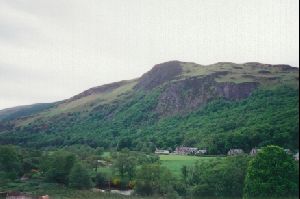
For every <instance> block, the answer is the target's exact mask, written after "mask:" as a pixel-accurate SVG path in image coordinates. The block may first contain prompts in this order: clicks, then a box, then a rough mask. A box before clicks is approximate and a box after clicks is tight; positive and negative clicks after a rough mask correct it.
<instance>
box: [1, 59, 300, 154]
mask: <svg viewBox="0 0 300 199" xmlns="http://www.w3.org/2000/svg"><path fill="white" fill-rule="evenodd" d="M298 94H299V69H298V68H293V67H291V66H288V65H269V64H260V63H255V62H252V63H245V64H235V63H229V62H222V63H216V64H212V65H207V66H204V65H199V64H196V63H187V62H179V61H171V62H166V63H162V64H158V65H156V66H154V67H153V69H152V70H150V71H149V72H147V73H145V74H144V75H143V76H142V77H140V78H137V79H134V80H129V81H121V82H116V83H112V84H107V85H103V86H99V87H95V88H91V89H89V90H87V91H84V92H83V93H81V94H78V95H76V96H74V97H72V98H70V99H67V100H64V101H61V102H57V103H54V104H52V106H51V107H48V108H46V109H41V110H39V111H36V112H34V114H30V116H28V115H26V117H23V116H25V115H20V116H21V117H11V118H12V119H11V120H5V121H2V122H0V143H6V144H7V143H12V144H19V145H24V146H31V147H61V146H65V145H73V144H87V145H90V146H92V147H96V146H103V147H107V148H108V147H118V148H125V147H126V148H130V149H134V150H151V149H153V148H155V147H163V148H167V147H172V148H174V147H176V146H178V145H186V146H197V147H201V148H207V149H208V150H209V152H210V153H224V152H226V150H228V149H229V148H237V147H238V148H243V149H245V150H250V149H251V148H252V147H256V146H264V145H267V144H277V145H280V146H283V147H288V148H292V149H297V148H299V146H298V140H299V134H298V129H299V97H298ZM0 117H1V114H0Z"/></svg>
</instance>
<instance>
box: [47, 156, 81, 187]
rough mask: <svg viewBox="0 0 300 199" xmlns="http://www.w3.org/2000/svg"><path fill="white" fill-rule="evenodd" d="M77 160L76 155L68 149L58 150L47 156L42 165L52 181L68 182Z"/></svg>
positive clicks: (48, 178)
mask: <svg viewBox="0 0 300 199" xmlns="http://www.w3.org/2000/svg"><path fill="white" fill-rule="evenodd" d="M75 162H76V156H75V155H74V154H72V153H69V152H66V151H58V152H55V153H53V154H51V155H49V156H48V157H47V159H46V160H45V162H44V165H42V167H43V169H44V171H45V173H46V178H47V180H48V181H50V182H57V183H63V184H68V181H69V179H68V178H69V174H70V171H71V169H72V167H73V166H74V164H75Z"/></svg>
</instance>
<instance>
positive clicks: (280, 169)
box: [244, 146, 299, 198]
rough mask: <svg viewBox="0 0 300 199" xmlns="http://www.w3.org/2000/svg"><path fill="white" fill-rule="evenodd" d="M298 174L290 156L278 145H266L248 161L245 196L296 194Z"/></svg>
mask: <svg viewBox="0 0 300 199" xmlns="http://www.w3.org/2000/svg"><path fill="white" fill-rule="evenodd" d="M298 175H299V173H298V167H297V164H296V162H295V161H294V160H293V158H292V156H290V155H288V154H287V153H286V152H285V151H284V150H283V149H282V148H280V147H278V146H267V147H265V148H263V149H262V151H260V152H259V153H258V154H257V156H256V157H255V158H254V159H253V160H251V161H250V163H249V167H248V170H247V177H246V181H245V188H244V194H245V197H248V198H251V197H257V196H262V197H272V196H275V197H277V196H285V197H287V196H289V195H294V194H297V192H298V186H299V181H298Z"/></svg>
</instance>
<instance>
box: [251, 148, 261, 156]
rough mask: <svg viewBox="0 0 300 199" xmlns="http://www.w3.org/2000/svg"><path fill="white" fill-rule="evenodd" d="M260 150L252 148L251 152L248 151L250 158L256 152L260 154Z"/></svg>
mask: <svg viewBox="0 0 300 199" xmlns="http://www.w3.org/2000/svg"><path fill="white" fill-rule="evenodd" d="M260 151H261V149H257V148H253V149H252V150H251V151H250V155H251V156H255V155H256V154H257V153H258V152H260Z"/></svg>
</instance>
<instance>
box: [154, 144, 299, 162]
mask: <svg viewBox="0 0 300 199" xmlns="http://www.w3.org/2000/svg"><path fill="white" fill-rule="evenodd" d="M259 151H261V149H258V148H253V149H252V150H251V151H250V153H249V155H251V156H255V155H256V154H257V153H258V152H259ZM284 151H285V152H286V153H288V154H290V155H292V152H291V150H289V149H285V150H284ZM155 154H158V155H170V154H174V155H198V156H201V155H206V154H207V150H206V149H198V148H195V147H177V148H176V150H175V151H174V152H170V151H169V150H161V149H156V151H155ZM242 154H245V152H244V151H243V149H230V150H229V151H228V153H227V155H228V156H235V155H242ZM293 157H294V159H295V160H297V161H299V152H298V153H296V154H295V155H293Z"/></svg>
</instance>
